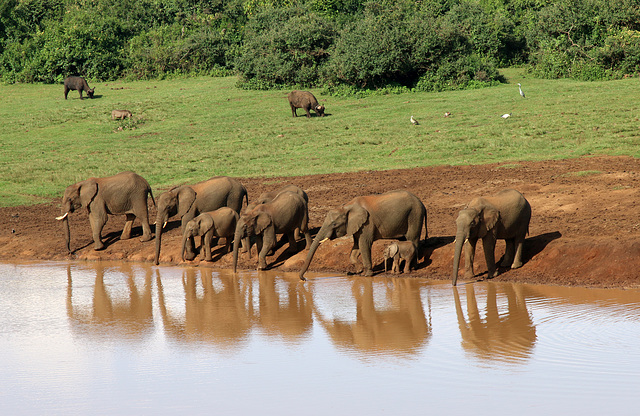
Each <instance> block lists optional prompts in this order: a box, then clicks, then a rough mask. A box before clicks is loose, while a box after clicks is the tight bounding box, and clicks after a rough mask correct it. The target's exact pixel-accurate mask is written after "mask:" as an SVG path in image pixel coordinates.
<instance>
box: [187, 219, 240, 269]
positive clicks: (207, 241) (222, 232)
mask: <svg viewBox="0 0 640 416" xmlns="http://www.w3.org/2000/svg"><path fill="white" fill-rule="evenodd" d="M238 218H239V217H238V213H237V212H235V211H234V210H233V209H231V208H229V207H222V208H218V209H217V210H215V211H209V212H203V213H202V214H200V215H198V216H197V217H195V218H194V219H192V220H191V221H189V222H187V225H186V226H185V228H184V232H183V233H182V251H181V253H182V260H183V261H184V259H185V258H184V253H185V251H186V248H187V241H188V240H189V239H190V238H191V239H193V238H195V237H197V236H200V246H201V247H200V249H201V252H202V254H204V259H205V261H212V257H211V242H212V241H213V237H220V238H224V239H225V240H226V242H225V244H226V248H227V250H226V253H228V252H230V251H231V238H232V237H233V233H234V232H235V230H236V224H237V223H238Z"/></svg>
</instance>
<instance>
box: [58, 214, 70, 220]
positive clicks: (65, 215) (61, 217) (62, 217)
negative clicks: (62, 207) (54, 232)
mask: <svg viewBox="0 0 640 416" xmlns="http://www.w3.org/2000/svg"><path fill="white" fill-rule="evenodd" d="M68 215H69V213H68V212H66V213H65V214H64V215H60V216H59V217H56V220H58V221H62V220H63V219H65V218H67V216H68Z"/></svg>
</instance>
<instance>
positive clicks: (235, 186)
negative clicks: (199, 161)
mask: <svg viewBox="0 0 640 416" xmlns="http://www.w3.org/2000/svg"><path fill="white" fill-rule="evenodd" d="M243 200H245V201H246V202H247V203H249V200H248V197H247V190H246V189H245V187H244V186H243V185H242V184H241V183H240V182H239V181H238V180H237V179H234V178H229V177H226V176H216V177H213V178H211V179H208V180H206V181H203V182H198V183H196V184H194V185H181V186H176V187H174V188H172V189H170V190H168V191H166V192H164V193H162V194H161V195H160V196H159V197H158V215H157V217H156V256H155V264H158V263H159V261H160V247H161V244H162V230H163V228H164V226H165V224H166V223H167V221H168V220H169V218H171V217H173V216H175V215H177V216H178V217H180V219H181V221H182V232H183V233H184V229H185V226H186V225H187V223H188V222H189V221H191V220H192V219H193V218H195V217H196V216H197V215H199V214H201V213H203V212H207V211H215V210H216V209H218V208H222V207H229V208H231V209H233V210H234V211H236V212H237V213H240V210H241V209H242V201H243ZM194 248H195V243H194V241H193V237H191V238H189V241H188V242H187V246H186V255H185V258H186V259H187V260H193V259H194V258H195V251H194Z"/></svg>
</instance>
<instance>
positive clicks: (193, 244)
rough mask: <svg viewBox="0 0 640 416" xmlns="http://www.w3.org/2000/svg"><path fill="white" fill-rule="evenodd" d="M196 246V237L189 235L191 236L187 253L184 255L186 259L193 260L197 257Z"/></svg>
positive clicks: (188, 240)
mask: <svg viewBox="0 0 640 416" xmlns="http://www.w3.org/2000/svg"><path fill="white" fill-rule="evenodd" d="M195 247H196V241H195V239H194V238H193V237H191V236H189V238H188V239H187V246H186V250H185V255H184V259H185V260H189V261H191V260H193V259H195V258H196V251H195Z"/></svg>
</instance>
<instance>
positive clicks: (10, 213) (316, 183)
mask: <svg viewBox="0 0 640 416" xmlns="http://www.w3.org/2000/svg"><path fill="white" fill-rule="evenodd" d="M203 179H206V178H203ZM240 181H241V182H242V183H243V184H244V185H245V187H246V188H247V190H248V192H249V198H250V199H251V198H252V197H256V196H258V195H259V194H260V193H261V192H263V191H266V190H272V189H275V188H278V187H280V186H282V185H285V184H289V183H292V184H295V185H298V186H300V187H301V188H302V189H304V190H305V191H306V192H307V193H308V195H309V216H310V227H311V228H312V229H313V230H314V231H316V230H317V228H319V227H320V225H321V224H322V221H323V220H324V215H325V213H326V212H327V210H329V209H330V208H333V207H337V206H340V205H342V204H345V203H346V202H348V201H349V200H350V199H352V198H353V197H356V196H359V195H367V194H375V193H382V192H386V191H388V190H392V189H403V188H404V189H407V190H410V191H411V192H413V193H415V194H416V195H417V196H418V197H419V198H420V199H421V200H422V201H423V202H424V204H425V206H426V207H427V216H428V219H427V223H428V231H429V238H428V239H427V240H426V242H425V248H426V249H425V254H426V257H425V258H424V259H422V260H421V261H420V264H419V268H418V270H415V271H413V272H412V273H411V274H410V275H407V276H406V277H426V278H431V279H442V280H449V279H450V277H451V269H452V262H453V240H454V235H455V218H456V216H457V213H458V211H459V210H460V209H461V208H462V207H463V206H464V205H465V204H466V203H467V202H469V201H470V200H471V199H472V198H474V197H476V196H482V195H491V194H494V193H495V192H497V191H499V190H501V189H504V188H515V189H518V190H519V191H520V192H522V193H523V194H524V195H525V197H526V198H527V199H528V200H529V202H530V203H531V206H532V210H533V217H532V220H531V226H530V234H529V237H528V238H527V241H526V243H525V251H524V255H525V261H526V262H525V264H524V266H523V267H522V268H520V269H518V270H505V271H504V272H503V273H501V274H500V275H499V276H498V277H497V278H495V279H494V280H495V281H510V282H526V283H543V284H554V285H563V286H586V287H603V288H640V205H636V204H637V202H638V201H639V200H640V195H639V189H640V159H636V158H632V157H601V156H598V157H583V158H579V159H567V160H557V161H555V160H554V161H542V162H510V163H498V164H490V165H478V166H436V167H427V168H415V169H402V170H390V171H370V172H354V173H340V174H327V175H310V176H302V177H287V178H285V177H279V178H240ZM152 185H153V184H152ZM155 196H156V197H157V196H158V195H157V194H156V195H155ZM61 197H62V190H61ZM60 199H61V198H60ZM60 199H57V200H55V201H52V202H50V203H46V204H39V205H35V206H21V207H11V208H0V261H25V260H71V259H72V260H127V261H139V262H152V261H153V256H154V241H153V240H152V241H149V242H145V243H141V242H140V241H139V239H138V238H137V237H138V236H140V235H141V234H142V231H141V227H140V226H139V223H136V224H135V225H136V226H135V227H134V233H133V235H134V236H135V237H134V238H132V239H130V240H124V241H121V240H120V239H119V233H120V231H121V230H122V225H123V224H124V217H123V216H117V217H110V219H109V222H108V223H107V225H106V227H105V231H104V232H103V238H104V239H105V242H106V244H107V248H106V249H105V250H103V251H99V252H96V251H94V250H93V244H92V239H91V232H90V229H89V220H88V217H87V215H86V213H85V212H77V213H74V214H72V215H71V216H70V227H71V246H72V250H74V252H73V254H71V255H69V254H67V253H66V248H65V244H64V235H63V232H62V226H61V224H60V223H59V222H57V221H55V217H56V216H57V215H59V214H60ZM150 218H155V208H154V207H151V208H150ZM179 228H180V227H179V221H177V220H176V219H173V220H172V221H170V222H169V224H168V231H167V232H166V233H165V234H164V235H163V240H162V243H163V244H162V246H163V248H162V255H161V259H160V261H161V263H162V264H179V263H181V261H180V260H179V246H180V229H179ZM351 241H352V239H351V238H342V239H337V240H333V241H328V242H325V243H323V244H322V245H321V246H320V248H319V249H318V251H317V253H316V255H315V257H314V259H313V261H312V263H311V267H310V269H309V270H310V271H323V272H337V273H340V274H345V273H347V272H352V271H355V269H354V268H353V267H352V266H351V265H350V263H349V255H348V253H349V250H350V248H351ZM386 243H387V242H386V241H378V242H376V243H375V244H374V247H373V253H372V255H373V261H374V264H375V267H374V272H376V273H383V270H384V267H383V264H382V250H383V248H384V246H385V244H386ZM302 246H303V245H302V243H300V247H301V248H302ZM285 248H286V245H284V246H283V245H282V244H281V245H279V248H278V250H277V251H276V253H275V254H274V256H271V257H268V258H267V260H268V263H269V265H270V266H271V268H276V269H281V270H285V271H297V270H299V268H300V266H301V264H302V263H303V261H304V257H305V255H306V251H305V250H302V251H301V252H299V253H297V254H294V255H289V254H288V253H286V252H285V251H284V249H285ZM478 249H479V250H478V254H477V255H476V265H475V266H476V272H480V273H481V272H483V271H486V267H485V264H484V259H483V257H484V256H483V255H482V250H481V248H480V247H478ZM254 250H255V248H254ZM221 251H222V247H221V246H217V247H216V248H215V249H214V253H213V259H214V262H212V263H207V262H201V261H200V259H199V258H198V259H196V261H194V262H186V263H187V264H194V265H200V266H206V267H213V268H221V269H222V268H225V269H226V268H230V267H231V264H232V259H231V254H223V253H221ZM503 251H504V243H503V242H499V243H498V248H497V250H496V258H499V256H501V255H502V253H503ZM239 267H240V268H244V269H254V268H255V267H256V258H255V256H254V257H253V258H252V259H251V260H248V259H246V258H245V257H244V256H241V259H240V262H239ZM389 276H393V275H391V274H389ZM400 276H401V277H405V276H404V275H400ZM481 277H482V276H480V277H479V278H481ZM462 282H465V280H462Z"/></svg>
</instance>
